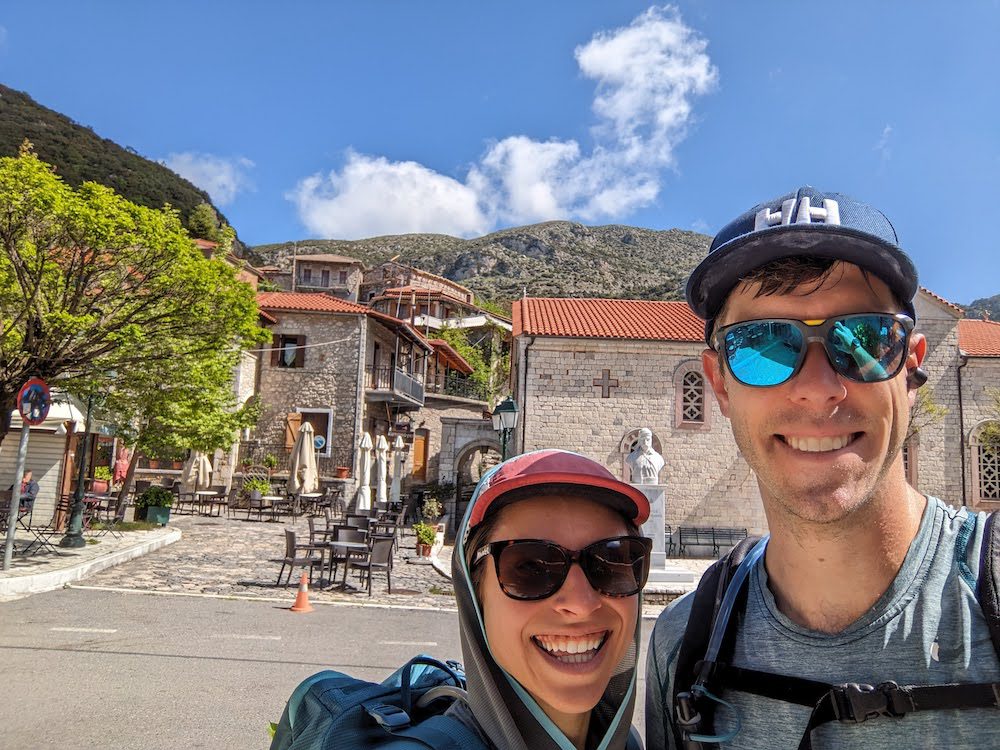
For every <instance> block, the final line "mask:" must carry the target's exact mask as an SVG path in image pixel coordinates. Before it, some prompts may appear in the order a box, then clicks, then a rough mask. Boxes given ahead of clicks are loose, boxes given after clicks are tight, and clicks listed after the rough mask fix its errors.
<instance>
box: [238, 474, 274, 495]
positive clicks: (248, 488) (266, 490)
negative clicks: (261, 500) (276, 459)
mask: <svg viewBox="0 0 1000 750" xmlns="http://www.w3.org/2000/svg"><path fill="white" fill-rule="evenodd" d="M254 491H257V492H259V493H260V494H261V495H270V494H271V483H270V482H268V481H267V480H266V479H264V478H263V477H250V478H249V479H246V480H244V481H243V487H242V488H241V490H240V494H241V495H242V496H243V497H250V493H251V492H254Z"/></svg>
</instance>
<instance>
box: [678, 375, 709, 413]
mask: <svg viewBox="0 0 1000 750" xmlns="http://www.w3.org/2000/svg"><path fill="white" fill-rule="evenodd" d="M681 415H682V416H681V421H683V422H704V421H705V378H704V376H703V375H702V374H701V373H698V372H689V373H686V374H685V375H684V378H683V379H682V380H681Z"/></svg>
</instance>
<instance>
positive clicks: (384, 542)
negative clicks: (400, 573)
mask: <svg viewBox="0 0 1000 750" xmlns="http://www.w3.org/2000/svg"><path fill="white" fill-rule="evenodd" d="M394 543H395V539H394V537H391V536H374V537H372V546H371V549H370V550H369V551H368V554H367V555H365V557H364V559H363V560H351V561H348V563H347V566H348V568H350V569H352V570H358V571H359V572H360V573H361V579H362V581H363V580H364V579H365V577H367V578H368V596H369V597H370V596H371V595H372V572H373V571H374V570H384V571H385V580H386V583H387V584H388V586H389V593H390V594H391V593H392V547H393V544H394Z"/></svg>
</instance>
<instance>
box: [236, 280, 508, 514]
mask: <svg viewBox="0 0 1000 750" xmlns="http://www.w3.org/2000/svg"><path fill="white" fill-rule="evenodd" d="M258 304H259V306H260V309H261V316H262V320H263V322H264V324H265V325H267V326H268V327H269V328H270V330H271V332H272V341H271V344H270V346H268V347H266V348H265V349H264V350H262V351H261V352H259V357H258V362H259V365H258V371H257V393H258V396H259V398H260V401H261V405H262V413H261V417H260V419H259V420H258V426H257V428H256V430H255V431H254V434H253V435H252V436H249V437H248V439H247V440H245V441H243V443H242V444H241V459H240V460H241V461H242V460H244V459H249V460H251V461H253V462H255V463H259V462H260V461H261V460H262V459H263V457H264V456H266V455H267V454H271V455H274V456H275V457H276V458H277V459H278V461H279V471H280V470H281V469H282V468H284V467H285V466H286V465H287V457H288V453H289V450H290V449H291V447H292V445H293V444H294V442H295V437H296V435H297V434H298V430H299V428H300V427H301V425H302V423H304V422H309V423H310V424H311V425H312V427H313V431H314V433H315V434H316V435H317V437H319V438H321V441H320V442H321V445H320V446H319V447H318V449H317V463H318V468H319V471H320V475H321V476H322V477H323V478H324V479H327V480H333V479H335V478H336V476H337V474H338V473H341V474H342V473H345V471H344V470H345V469H346V473H347V474H348V477H347V480H348V482H347V483H348V485H349V487H348V488H346V489H348V491H350V490H352V489H353V488H354V484H353V483H354V479H355V478H356V477H357V476H358V466H359V458H360V457H359V455H358V451H357V448H356V446H357V445H358V442H359V440H360V437H361V435H362V434H363V433H365V432H367V433H369V434H370V435H372V436H373V437H375V436H377V435H385V436H386V437H387V438H388V439H389V442H390V444H391V443H392V442H393V440H394V438H395V437H396V436H400V437H402V438H403V441H404V445H405V449H406V461H405V463H404V476H405V480H404V482H405V484H406V485H407V486H411V485H420V484H426V483H428V482H436V481H438V479H439V474H440V471H441V469H440V461H439V455H440V454H441V450H442V447H441V436H442V432H443V430H444V427H443V422H444V421H446V420H452V421H453V420H456V419H457V420H473V421H474V422H476V423H480V422H483V421H484V420H483V412H484V409H485V407H486V403H485V402H484V401H481V400H479V399H476V398H468V397H466V396H463V395H453V394H452V393H451V390H452V389H453V388H454V389H455V390H456V392H462V391H465V390H468V389H467V387H465V386H463V378H466V377H467V376H468V375H469V374H470V373H471V372H472V367H471V366H470V365H469V363H468V362H466V361H465V360H464V359H463V358H462V356H461V355H460V354H459V353H458V352H456V351H455V350H454V349H453V348H452V347H451V346H450V345H449V344H448V343H447V342H445V341H443V340H439V339H428V338H426V337H425V336H424V335H423V334H422V333H420V331H418V330H417V329H416V328H414V327H413V326H412V325H410V323H409V322H408V321H407V320H401V319H399V318H396V317H394V316H391V315H387V314H385V313H382V312H380V311H378V310H376V309H373V308H371V307H366V306H364V305H358V304H355V303H352V302H348V301H345V300H340V299H336V298H333V297H331V296H329V295H327V294H318V293H302V292H294V293H293V292H261V293H259V294H258ZM487 424H489V422H487ZM340 467H343V468H340ZM338 468H340V471H339V472H338ZM348 496H349V495H348Z"/></svg>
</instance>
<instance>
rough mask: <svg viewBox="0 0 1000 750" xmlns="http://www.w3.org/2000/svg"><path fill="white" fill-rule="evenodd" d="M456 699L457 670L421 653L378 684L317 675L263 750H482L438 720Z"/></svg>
mask: <svg viewBox="0 0 1000 750" xmlns="http://www.w3.org/2000/svg"><path fill="white" fill-rule="evenodd" d="M464 699H465V672H464V671H463V669H462V666H461V665H460V664H459V663H458V662H455V661H448V662H441V661H438V660H437V659H434V658H433V657H430V656H426V655H423V654H421V655H420V656H415V657H413V658H412V659H410V660H409V661H408V662H407V663H406V664H404V665H403V666H402V667H400V668H399V669H397V670H396V671H395V672H393V673H392V674H391V675H389V676H388V677H387V678H386V679H385V680H383V681H382V682H380V683H375V682H367V681H365V680H361V679H358V678H356V677H351V676H350V675H348V674H344V673H343V672H334V671H332V670H327V671H324V672H317V673H316V674H314V675H312V676H311V677H308V678H306V679H305V680H303V681H302V682H301V683H300V684H299V686H298V687H297V688H295V692H293V693H292V696H291V698H289V699H288V704H287V705H286V706H285V710H284V712H283V713H282V715H281V721H279V722H278V724H277V727H276V728H275V731H274V738H273V739H272V741H271V750H333V749H334V748H337V750H351V749H352V748H384V749H387V750H388V749H391V750H418V749H419V748H433V749H434V750H463V749H465V748H468V749H469V750H477V748H481V749H482V750H486V746H485V745H484V744H483V742H482V740H481V739H480V738H479V736H478V735H477V734H476V732H475V731H474V730H473V729H471V728H469V727H467V726H466V725H465V724H463V723H462V722H461V721H459V720H458V719H456V718H453V717H451V716H445V715H444V712H445V711H446V710H447V709H448V708H449V706H451V704H452V703H453V702H454V701H456V700H464Z"/></svg>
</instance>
